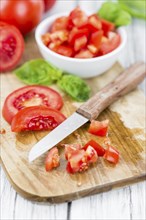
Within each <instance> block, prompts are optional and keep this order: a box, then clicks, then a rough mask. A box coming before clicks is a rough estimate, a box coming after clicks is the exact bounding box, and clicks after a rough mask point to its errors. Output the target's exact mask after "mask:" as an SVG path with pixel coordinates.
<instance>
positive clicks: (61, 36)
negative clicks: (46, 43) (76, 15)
mask: <svg viewBox="0 0 146 220" xmlns="http://www.w3.org/2000/svg"><path fill="white" fill-rule="evenodd" d="M68 35H69V32H68V31H67V30H59V31H55V32H53V33H51V34H50V39H51V41H52V42H56V41H60V43H63V42H65V41H67V40H68Z"/></svg>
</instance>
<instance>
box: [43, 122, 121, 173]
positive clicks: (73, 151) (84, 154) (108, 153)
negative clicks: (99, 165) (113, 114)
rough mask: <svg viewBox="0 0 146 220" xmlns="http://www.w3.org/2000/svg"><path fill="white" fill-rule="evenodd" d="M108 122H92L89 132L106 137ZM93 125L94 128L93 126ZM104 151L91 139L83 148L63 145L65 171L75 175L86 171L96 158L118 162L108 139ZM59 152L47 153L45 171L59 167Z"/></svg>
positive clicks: (117, 153)
mask: <svg viewBox="0 0 146 220" xmlns="http://www.w3.org/2000/svg"><path fill="white" fill-rule="evenodd" d="M108 123H109V121H108V120H105V121H101V122H99V121H92V122H91V124H90V128H89V131H92V132H91V133H92V134H95V135H98V136H102V137H103V136H106V135H107V130H108ZM93 125H94V126H93ZM104 145H105V146H106V149H105V148H104V147H103V146H101V145H100V144H99V143H97V142H96V141H95V140H93V139H91V140H90V141H88V142H87V143H86V144H85V145H84V146H81V145H80V144H65V145H64V146H65V158H66V160H67V166H66V170H67V172H68V173H71V174H73V173H77V172H83V171H86V170H88V168H89V167H90V165H91V164H94V163H96V162H97V160H98V157H103V158H104V159H105V160H106V161H108V162H110V163H113V164H117V163H118V162H119V152H118V151H117V150H116V149H115V147H113V146H112V145H111V143H110V140H109V139H106V141H104ZM59 164H60V163H59V152H58V150H57V148H56V147H55V148H53V149H51V150H50V151H49V153H48V155H47V158H46V161H45V167H46V171H50V170H52V169H53V168H56V167H57V166H59Z"/></svg>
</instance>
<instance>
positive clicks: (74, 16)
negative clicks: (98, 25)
mask: <svg viewBox="0 0 146 220" xmlns="http://www.w3.org/2000/svg"><path fill="white" fill-rule="evenodd" d="M69 19H70V20H71V22H72V24H73V25H74V26H76V27H80V26H81V25H83V24H84V23H86V22H87V20H88V16H87V15H86V14H85V12H83V11H82V10H81V9H80V8H79V7H76V8H75V9H74V10H73V11H72V12H71V13H70V15H69Z"/></svg>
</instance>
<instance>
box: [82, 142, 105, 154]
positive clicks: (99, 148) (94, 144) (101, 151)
mask: <svg viewBox="0 0 146 220" xmlns="http://www.w3.org/2000/svg"><path fill="white" fill-rule="evenodd" d="M89 146H91V147H93V148H94V150H96V152H97V155H98V156H99V157H103V155H104V154H105V149H104V148H103V147H102V146H100V145H99V144H98V143H97V142H96V141H94V140H92V139H91V140H90V141H88V142H87V143H86V144H85V145H84V147H83V149H85V150H86V149H87V148H88V147H89Z"/></svg>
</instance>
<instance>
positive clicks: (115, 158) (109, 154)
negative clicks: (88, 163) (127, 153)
mask: <svg viewBox="0 0 146 220" xmlns="http://www.w3.org/2000/svg"><path fill="white" fill-rule="evenodd" d="M103 158H104V159H106V160H107V161H109V162H111V163H114V164H117V163H118V162H119V152H118V151H117V150H116V149H115V148H114V147H112V146H108V148H107V150H106V151H105V154H104V156H103Z"/></svg>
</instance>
